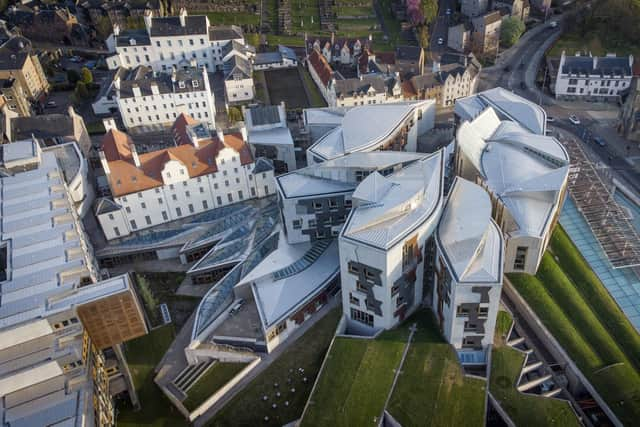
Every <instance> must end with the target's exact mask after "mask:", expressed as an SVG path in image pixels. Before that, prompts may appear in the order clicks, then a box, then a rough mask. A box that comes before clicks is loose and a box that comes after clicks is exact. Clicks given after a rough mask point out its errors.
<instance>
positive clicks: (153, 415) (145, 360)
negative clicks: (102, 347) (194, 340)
mask: <svg viewBox="0 0 640 427" xmlns="http://www.w3.org/2000/svg"><path fill="white" fill-rule="evenodd" d="M174 336H175V331H174V327H173V325H167V326H163V327H161V328H158V329H155V330H153V331H151V332H149V334H147V335H145V336H143V337H140V338H136V339H134V340H131V341H129V342H127V343H125V346H124V348H125V355H126V358H127V361H128V363H129V369H130V370H131V375H132V376H133V384H134V385H135V388H136V391H137V392H138V397H139V398H140V404H141V406H142V408H141V409H140V410H139V411H134V410H133V409H131V408H130V407H123V408H120V407H118V409H117V414H118V416H117V425H118V426H119V427H135V426H153V427H179V426H187V425H188V423H187V421H186V420H185V419H184V418H183V417H182V415H181V414H180V413H179V412H178V410H177V409H176V408H175V407H174V406H173V405H172V404H171V402H169V400H168V399H167V398H166V397H165V396H164V394H162V391H160V389H159V388H158V386H156V384H155V383H154V382H153V377H154V376H155V375H154V372H153V369H154V368H155V366H156V365H157V364H158V363H159V362H160V359H162V356H164V353H165V352H166V350H167V348H169V345H170V344H171V342H172V341H173V338H174Z"/></svg>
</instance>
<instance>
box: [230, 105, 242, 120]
mask: <svg viewBox="0 0 640 427" xmlns="http://www.w3.org/2000/svg"><path fill="white" fill-rule="evenodd" d="M242 120H244V117H242V110H240V108H238V107H229V122H231V123H235V122H241V121H242Z"/></svg>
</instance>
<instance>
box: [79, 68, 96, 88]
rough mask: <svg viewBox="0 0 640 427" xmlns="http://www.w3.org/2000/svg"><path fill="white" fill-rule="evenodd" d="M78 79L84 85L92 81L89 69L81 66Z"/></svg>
mask: <svg viewBox="0 0 640 427" xmlns="http://www.w3.org/2000/svg"><path fill="white" fill-rule="evenodd" d="M80 81H82V83H84V84H85V85H89V84H91V83H93V74H91V70H90V69H88V68H87V67H82V70H80Z"/></svg>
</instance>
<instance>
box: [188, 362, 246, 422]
mask: <svg viewBox="0 0 640 427" xmlns="http://www.w3.org/2000/svg"><path fill="white" fill-rule="evenodd" d="M246 366H247V363H226V362H216V363H214V364H213V366H211V367H210V368H209V369H208V370H207V372H206V373H205V374H204V375H203V376H202V377H200V379H199V380H198V381H197V382H196V383H194V384H193V385H192V386H191V387H190V388H189V390H187V395H188V396H187V398H186V399H185V400H183V401H182V404H183V405H184V406H185V408H187V409H188V410H189V411H193V410H194V409H196V408H197V407H198V406H200V405H202V403H204V401H205V400H207V399H208V398H209V397H211V395H213V394H214V393H215V392H216V391H218V390H220V388H221V387H222V386H223V385H225V384H226V383H228V382H229V381H231V379H233V377H235V376H236V375H238V373H239V372H240V371H241V370H243V369H244V368H245V367H246Z"/></svg>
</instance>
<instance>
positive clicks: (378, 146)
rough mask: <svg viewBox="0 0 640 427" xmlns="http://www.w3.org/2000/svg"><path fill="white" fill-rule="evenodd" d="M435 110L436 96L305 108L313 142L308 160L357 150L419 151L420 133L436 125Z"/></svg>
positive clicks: (305, 115)
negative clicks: (423, 98)
mask: <svg viewBox="0 0 640 427" xmlns="http://www.w3.org/2000/svg"><path fill="white" fill-rule="evenodd" d="M435 112H436V108H435V101H433V100H425V101H413V102H399V103H394V104H381V105H363V106H358V107H352V108H311V109H307V110H304V121H305V128H306V129H307V132H309V135H310V137H311V142H312V145H311V146H310V147H309V149H308V150H307V163H308V164H309V165H311V164H314V163H320V162H323V161H325V160H331V159H336V158H338V157H341V156H344V155H345V154H349V153H356V152H369V151H379V150H389V151H408V152H416V151H417V148H418V136H421V135H423V134H425V133H426V132H428V131H429V130H431V129H433V125H434V122H435ZM318 129H321V132H320V133H318ZM314 135H315V136H314Z"/></svg>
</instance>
